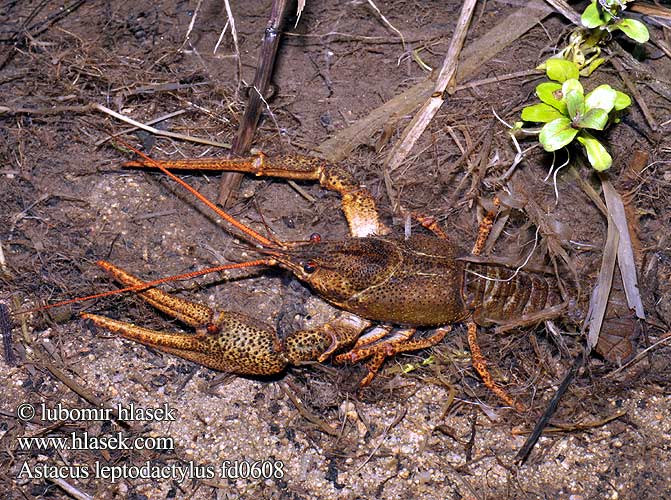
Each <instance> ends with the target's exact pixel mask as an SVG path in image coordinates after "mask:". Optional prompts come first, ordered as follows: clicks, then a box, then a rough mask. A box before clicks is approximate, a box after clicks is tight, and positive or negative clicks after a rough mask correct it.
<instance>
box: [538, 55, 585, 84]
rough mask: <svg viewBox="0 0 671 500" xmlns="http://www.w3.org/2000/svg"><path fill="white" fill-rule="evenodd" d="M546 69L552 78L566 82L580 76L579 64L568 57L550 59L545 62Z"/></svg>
mask: <svg viewBox="0 0 671 500" xmlns="http://www.w3.org/2000/svg"><path fill="white" fill-rule="evenodd" d="M545 66H546V68H545V71H546V73H547V75H548V78H549V79H550V80H554V81H556V82H559V83H564V82H565V81H566V80H568V79H569V78H578V77H579V76H580V71H579V70H578V66H576V65H575V63H573V62H571V61H567V60H566V59H548V60H547V61H546V62H545Z"/></svg>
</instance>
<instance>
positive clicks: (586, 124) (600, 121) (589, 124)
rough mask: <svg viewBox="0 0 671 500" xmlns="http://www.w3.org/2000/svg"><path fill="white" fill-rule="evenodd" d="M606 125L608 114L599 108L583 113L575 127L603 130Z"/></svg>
mask: <svg viewBox="0 0 671 500" xmlns="http://www.w3.org/2000/svg"><path fill="white" fill-rule="evenodd" d="M606 123H608V112H606V111H604V110H603V109H601V108H593V109H590V110H589V111H587V113H585V115H584V116H583V117H582V118H581V119H580V121H579V122H578V123H577V125H576V127H579V128H591V129H594V130H603V129H604V127H605V126H606Z"/></svg>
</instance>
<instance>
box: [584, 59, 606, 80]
mask: <svg viewBox="0 0 671 500" xmlns="http://www.w3.org/2000/svg"><path fill="white" fill-rule="evenodd" d="M604 62H606V58H605V57H597V58H596V59H594V60H593V61H592V62H591V63H589V66H588V67H586V68H583V69H581V70H580V76H589V75H591V74H592V73H594V71H596V69H597V68H598V67H599V66H601V65H602V64H603V63H604Z"/></svg>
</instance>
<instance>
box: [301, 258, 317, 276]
mask: <svg viewBox="0 0 671 500" xmlns="http://www.w3.org/2000/svg"><path fill="white" fill-rule="evenodd" d="M316 270H317V263H316V262H315V261H314V260H309V261H307V262H306V263H305V264H303V271H305V272H306V273H307V274H312V273H314V272H315V271H316Z"/></svg>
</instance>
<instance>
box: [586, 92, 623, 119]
mask: <svg viewBox="0 0 671 500" xmlns="http://www.w3.org/2000/svg"><path fill="white" fill-rule="evenodd" d="M616 98H617V92H615V90H613V87H611V86H610V85H599V86H598V87H597V88H595V89H594V90H592V91H591V92H590V93H589V94H587V96H585V107H586V109H588V110H589V109H593V108H600V109H603V110H604V111H605V112H606V113H610V110H611V109H613V106H614V105H615V99H616Z"/></svg>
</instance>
